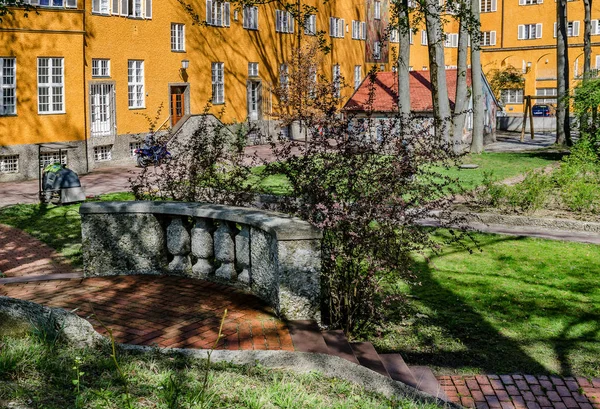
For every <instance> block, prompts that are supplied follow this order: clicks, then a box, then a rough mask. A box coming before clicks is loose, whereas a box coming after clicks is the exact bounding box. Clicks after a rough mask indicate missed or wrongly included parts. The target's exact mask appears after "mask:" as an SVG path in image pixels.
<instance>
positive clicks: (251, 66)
mask: <svg viewBox="0 0 600 409" xmlns="http://www.w3.org/2000/svg"><path fill="white" fill-rule="evenodd" d="M248 76H249V77H258V63H257V62H249V63H248Z"/></svg>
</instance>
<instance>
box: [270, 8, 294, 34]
mask: <svg viewBox="0 0 600 409" xmlns="http://www.w3.org/2000/svg"><path fill="white" fill-rule="evenodd" d="M275 32H277V33H283V34H292V33H293V32H294V16H292V13H290V12H289V11H285V10H275Z"/></svg>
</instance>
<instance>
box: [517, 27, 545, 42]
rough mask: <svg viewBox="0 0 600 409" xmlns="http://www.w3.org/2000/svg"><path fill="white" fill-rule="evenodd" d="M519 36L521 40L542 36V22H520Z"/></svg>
mask: <svg viewBox="0 0 600 409" xmlns="http://www.w3.org/2000/svg"><path fill="white" fill-rule="evenodd" d="M517 38H518V39H519V40H533V39H536V38H542V25H541V24H520V25H519V26H518V31H517Z"/></svg>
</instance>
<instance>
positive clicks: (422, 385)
mask: <svg viewBox="0 0 600 409" xmlns="http://www.w3.org/2000/svg"><path fill="white" fill-rule="evenodd" d="M409 369H410V370H411V372H412V373H413V375H414V376H415V379H416V381H417V385H416V386H415V387H416V388H417V389H419V390H421V391H423V392H427V393H428V394H430V395H432V396H435V397H438V398H440V399H442V400H445V401H448V400H449V399H448V396H446V394H445V393H444V389H443V388H442V386H441V385H440V384H439V382H438V380H437V379H436V377H435V375H434V374H433V372H432V371H431V369H429V368H428V367H426V366H409Z"/></svg>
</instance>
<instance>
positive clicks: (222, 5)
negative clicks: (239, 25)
mask: <svg viewBox="0 0 600 409" xmlns="http://www.w3.org/2000/svg"><path fill="white" fill-rule="evenodd" d="M229 10H230V6H229V3H228V2H226V1H218V0H206V24H207V25H209V26H215V27H229V26H230V16H229Z"/></svg>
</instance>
